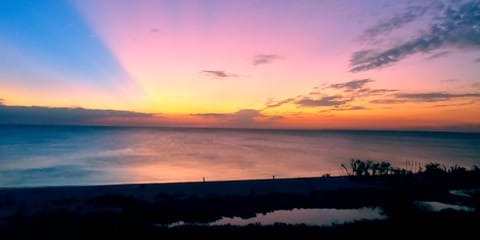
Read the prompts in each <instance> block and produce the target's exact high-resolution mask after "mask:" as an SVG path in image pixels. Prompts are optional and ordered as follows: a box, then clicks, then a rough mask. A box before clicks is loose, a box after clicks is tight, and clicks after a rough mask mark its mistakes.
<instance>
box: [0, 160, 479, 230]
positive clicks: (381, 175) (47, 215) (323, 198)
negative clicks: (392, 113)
mask: <svg viewBox="0 0 480 240" xmlns="http://www.w3.org/2000/svg"><path fill="white" fill-rule="evenodd" d="M342 167H343V168H344V169H345V170H346V171H347V173H348V175H349V176H350V181H352V182H362V183H366V184H369V186H371V187H368V188H362V189H337V190H329V191H313V192H310V193H308V194H288V193H272V194H268V195H262V194H256V193H254V192H252V193H251V194H250V195H245V196H215V195H212V196H203V197H200V196H195V195H192V196H188V197H185V196H176V195H172V194H167V193H163V192H159V193H158V194H157V195H156V199H155V200H154V201H146V200H145V199H141V198H136V197H134V196H130V195H124V194H103V195H100V196H96V197H93V198H89V199H87V200H86V201H84V202H82V203H81V204H83V205H82V206H84V207H82V209H80V210H79V209H75V208H72V207H69V206H71V205H72V204H75V202H76V201H77V202H78V201H79V200H76V199H70V198H69V199H59V200H57V201H56V202H54V203H53V204H54V205H55V206H56V207H55V208H49V207H45V209H44V210H43V211H40V212H37V213H35V214H34V215H31V216H27V215H26V214H24V213H23V212H22V211H17V212H16V213H15V214H13V215H12V216H10V217H8V218H7V219H3V223H4V224H3V225H0V238H1V239H20V238H32V237H35V238H38V237H39V236H42V237H46V238H48V239H54V238H57V239H65V238H66V239H70V238H82V239H87V238H95V239H96V238H99V237H108V238H115V237H118V238H126V237H128V238H135V239H150V238H151V239H185V238H196V239H206V238H219V237H221V238H225V239H245V238H255V239H258V238H265V239H271V238H273V239H293V238H295V239H319V238H320V239H350V238H351V239H353V238H364V237H367V238H368V239H390V238H407V237H412V236H413V237H416V238H429V239H430V238H442V239H444V238H447V237H448V238H455V239H467V238H468V239H470V238H471V236H475V235H476V234H477V233H476V230H477V229H478V227H480V191H478V189H479V188H480V169H479V168H478V167H476V166H475V167H473V168H471V169H466V168H464V167H460V166H453V167H446V166H443V165H440V164H438V163H429V164H427V165H425V166H424V167H423V168H422V169H421V170H420V171H417V172H415V173H414V172H413V171H410V170H406V169H398V168H395V167H393V166H392V165H391V164H390V163H388V162H373V161H361V160H352V161H351V163H350V166H349V167H347V166H345V165H342ZM273 181H276V180H273ZM452 189H477V191H473V192H472V194H471V197H462V196H456V195H452V194H450V193H449V190H452ZM415 201H440V202H445V203H450V204H462V205H466V206H470V207H473V208H475V209H476V211H474V212H465V211H455V210H448V209H447V210H444V211H441V212H432V211H428V210H427V209H422V208H420V207H419V206H417V205H415V204H414V202H415ZM0 204H2V205H8V204H12V205H13V204H14V203H13V202H12V200H11V199H9V198H8V195H7V197H5V198H2V199H0ZM85 206H87V207H85ZM365 206H371V207H377V206H379V207H381V208H382V209H383V210H384V213H385V214H386V215H387V216H388V219H386V220H375V221H359V222H354V223H348V224H343V225H334V226H332V227H321V226H307V225H286V224H275V225H271V226H261V225H255V224H251V225H248V226H231V225H227V226H201V225H185V226H179V227H173V228H169V227H167V224H169V223H173V222H177V221H186V222H192V223H195V222H211V221H215V220H218V219H220V218H221V217H222V216H225V217H233V216H239V217H243V218H248V217H253V216H255V214H256V213H267V212H271V211H274V210H279V209H293V208H339V209H342V208H344V209H347V208H360V207H365ZM84 208H92V209H95V211H85V209H84ZM0 220H2V219H0ZM192 234H194V235H192Z"/></svg>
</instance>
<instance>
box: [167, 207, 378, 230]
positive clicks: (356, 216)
mask: <svg viewBox="0 0 480 240" xmlns="http://www.w3.org/2000/svg"><path fill="white" fill-rule="evenodd" d="M386 218H387V217H386V216H385V215H383V213H382V210H381V209H380V208H378V207H377V208H366V207H365V208H359V209H333V208H332V209H329V208H320V209H292V210H277V211H273V212H270V213H266V214H261V213H260V214H256V216H255V217H252V218H247V219H244V218H240V217H223V218H221V219H220V220H218V221H215V222H212V223H209V224H206V223H194V224H200V225H210V226H214V225H238V226H245V225H248V224H261V225H272V224H275V223H285V224H306V225H315V226H329V225H332V224H344V223H348V222H354V221H358V220H383V219H386ZM185 224H192V223H185V222H183V221H181V222H176V223H173V224H170V225H169V227H175V226H181V225H185Z"/></svg>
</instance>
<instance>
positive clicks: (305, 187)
mask: <svg viewBox="0 0 480 240" xmlns="http://www.w3.org/2000/svg"><path fill="white" fill-rule="evenodd" d="M372 187H373V185H372V184H371V183H370V184H366V183H359V182H352V181H350V180H349V178H348V177H317V178H289V179H268V180H267V179H266V180H234V181H214V182H208V181H207V182H185V183H149V184H121V185H103V186H102V185H100V186H61V187H57V186H55V187H31V188H0V217H1V215H2V214H1V212H5V211H4V210H5V208H9V209H10V210H11V208H12V206H21V207H22V208H23V210H24V211H28V210H30V209H31V210H34V209H35V208H43V207H44V206H45V205H48V204H50V203H52V202H62V200H63V201H67V200H68V199H76V200H78V201H81V200H86V199H90V198H94V197H98V196H103V195H125V196H133V197H135V198H138V199H141V200H144V201H147V202H152V201H155V199H156V198H157V197H158V195H168V196H175V197H176V198H180V199H182V198H189V197H192V196H195V197H209V196H215V197H222V196H250V195H268V194H310V193H312V192H319V191H333V190H342V189H361V188H372ZM2 210H3V211H2Z"/></svg>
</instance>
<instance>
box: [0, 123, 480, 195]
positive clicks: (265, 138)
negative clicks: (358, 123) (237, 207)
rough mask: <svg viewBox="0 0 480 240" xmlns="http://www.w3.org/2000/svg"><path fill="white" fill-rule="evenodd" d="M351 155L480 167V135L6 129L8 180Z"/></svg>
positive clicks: (229, 171)
mask: <svg viewBox="0 0 480 240" xmlns="http://www.w3.org/2000/svg"><path fill="white" fill-rule="evenodd" d="M352 158H355V159H362V160H373V161H388V162H390V163H391V164H392V165H394V166H396V167H402V168H407V169H409V170H412V171H417V170H418V168H419V167H421V166H424V165H425V164H427V163H430V162H436V163H440V164H443V165H446V166H447V167H448V166H453V165H460V166H464V167H467V168H471V167H473V166H474V165H477V166H480V134H479V133H448V132H403V131H347V130H345V131H337V130H315V131H310V130H238V129H187V128H131V127H83V126H82V127H81V126H0V187H31V186H64V185H103V184H125V183H153V182H155V183H157V182H158V183H164V182H188V181H203V180H204V179H205V181H215V180H240V179H242V180H243V179H271V178H273V176H275V177H276V178H291V177H318V176H322V175H325V174H329V175H331V176H337V175H345V171H344V169H343V168H341V164H346V165H347V166H349V163H350V160H351V159H352Z"/></svg>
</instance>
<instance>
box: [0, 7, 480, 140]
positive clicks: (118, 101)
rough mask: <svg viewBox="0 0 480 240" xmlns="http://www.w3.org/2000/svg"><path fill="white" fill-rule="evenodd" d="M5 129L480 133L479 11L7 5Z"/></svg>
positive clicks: (0, 112) (2, 19)
mask: <svg viewBox="0 0 480 240" xmlns="http://www.w3.org/2000/svg"><path fill="white" fill-rule="evenodd" d="M0 55H1V56H0V105H2V106H0V123H1V124H5V123H7V124H12V123H13V124H22V123H25V124H80V125H134V126H185V127H241V128H243V127H247V128H314V129H329V128H342V129H440V130H442V129H448V130H456V129H458V130H462V131H477V130H478V129H480V1H427V0H425V1H391V0H385V1H380V0H375V1H374V0H362V1H356V0H351V1H346V0H335V1H333V0H331V1H320V0H311V1H306V0H291V1H287V0H236V1H234V0H216V1H213V0H203V1H200V0H198V1H194V0H191V1H182V0H171V1H147V0H137V1H135V0H131V1H124V0H119V1H114V0H110V1H108V0H78V1H60V0H43V1H24V0H2V1H0Z"/></svg>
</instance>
